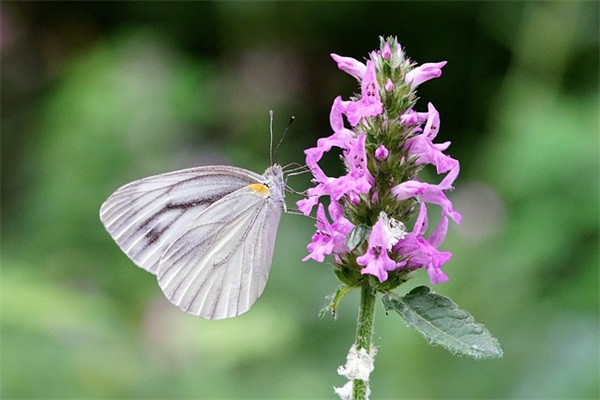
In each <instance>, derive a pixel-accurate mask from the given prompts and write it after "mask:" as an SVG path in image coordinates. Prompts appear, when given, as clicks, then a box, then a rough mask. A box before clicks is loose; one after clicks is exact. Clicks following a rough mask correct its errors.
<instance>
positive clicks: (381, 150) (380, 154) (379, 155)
mask: <svg viewBox="0 0 600 400" xmlns="http://www.w3.org/2000/svg"><path fill="white" fill-rule="evenodd" d="M389 154H390V152H389V151H388V149H386V148H385V146H384V145H382V144H380V145H379V147H378V148H377V150H375V159H376V160H377V161H383V160H385V159H386V158H388V155H389Z"/></svg>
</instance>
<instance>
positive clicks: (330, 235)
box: [302, 203, 354, 262]
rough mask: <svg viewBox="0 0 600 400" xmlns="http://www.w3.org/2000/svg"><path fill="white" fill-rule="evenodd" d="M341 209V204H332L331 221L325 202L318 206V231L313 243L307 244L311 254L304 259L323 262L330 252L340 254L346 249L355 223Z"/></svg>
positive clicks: (330, 209) (330, 208)
mask: <svg viewBox="0 0 600 400" xmlns="http://www.w3.org/2000/svg"><path fill="white" fill-rule="evenodd" d="M340 209H341V207H339V204H337V203H331V204H330V206H329V214H330V215H331V217H332V219H333V221H334V222H333V223H329V220H328V219H327V216H326V215H325V208H324V207H323V204H319V207H318V208H317V223H316V225H317V231H316V232H315V234H314V235H313V237H312V241H311V243H309V244H308V246H307V250H308V252H309V254H308V255H307V256H306V257H304V258H303V259H302V261H306V260H309V259H311V258H312V259H313V260H315V261H318V262H323V261H324V260H325V256H326V255H328V254H332V253H336V254H339V253H343V252H345V251H346V244H345V240H346V235H347V234H348V232H350V231H351V230H352V228H353V227H354V225H352V223H351V222H350V221H348V220H347V219H346V218H344V217H343V210H341V215H340Z"/></svg>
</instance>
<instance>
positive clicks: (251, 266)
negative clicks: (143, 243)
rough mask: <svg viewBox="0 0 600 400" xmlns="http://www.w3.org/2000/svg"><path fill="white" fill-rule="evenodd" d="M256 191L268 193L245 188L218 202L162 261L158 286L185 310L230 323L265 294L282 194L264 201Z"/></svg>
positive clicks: (190, 228)
mask: <svg viewBox="0 0 600 400" xmlns="http://www.w3.org/2000/svg"><path fill="white" fill-rule="evenodd" d="M253 186H258V187H259V189H260V188H261V187H262V188H263V190H264V188H265V187H264V186H262V185H250V186H246V187H244V188H241V189H239V190H237V191H235V192H233V193H231V194H229V195H227V196H225V197H223V198H222V199H220V200H218V201H217V202H215V203H213V204H212V205H210V206H209V207H208V208H206V210H204V211H203V212H202V213H200V214H199V215H198V216H197V217H196V218H195V219H194V221H193V222H192V223H191V224H190V225H189V226H188V230H187V231H186V232H185V233H183V234H182V235H181V237H180V238H179V239H177V240H176V241H175V242H174V243H173V244H172V245H171V246H169V247H168V248H167V250H166V252H165V253H164V254H163V256H162V257H161V259H160V263H159V267H158V274H157V276H158V282H159V285H160V287H161V289H162V290H163V292H164V293H165V295H166V297H167V298H168V299H169V301H171V302H172V303H173V304H175V305H177V306H178V307H179V308H181V309H182V310H184V311H186V312H188V313H190V314H194V315H200V316H202V317H204V318H208V319H220V318H229V317H234V316H236V315H239V314H242V313H244V312H246V311H247V310H248V309H249V308H250V307H251V306H252V304H254V302H255V301H256V299H257V298H258V297H259V296H260V295H261V294H262V292H263V290H264V288H265V285H266V282H267V278H268V274H269V269H270V267H271V261H272V257H273V249H274V246H275V236H276V232H277V227H278V225H279V219H280V217H281V211H282V193H275V194H276V195H277V196H272V195H270V194H269V195H268V196H265V193H262V194H261V193H258V192H257V191H256V190H255V188H253ZM272 189H273V188H272ZM274 189H275V190H278V188H277V187H276V188H274Z"/></svg>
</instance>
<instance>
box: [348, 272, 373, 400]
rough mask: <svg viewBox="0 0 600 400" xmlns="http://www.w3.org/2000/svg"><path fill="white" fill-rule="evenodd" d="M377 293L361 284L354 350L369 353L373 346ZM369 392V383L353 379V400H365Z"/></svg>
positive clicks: (369, 286) (368, 286) (366, 285)
mask: <svg viewBox="0 0 600 400" xmlns="http://www.w3.org/2000/svg"><path fill="white" fill-rule="evenodd" d="M376 297H377V292H376V291H375V290H374V289H373V287H372V286H371V285H370V284H369V283H368V282H365V283H363V285H362V287H361V292H360V307H359V309H358V320H357V322H356V342H355V345H356V349H357V350H360V349H365V350H366V351H367V353H371V348H372V346H373V323H374V321H375V299H376ZM368 392H369V381H363V380H361V379H355V380H354V381H353V390H352V393H353V399H354V400H367V399H368Z"/></svg>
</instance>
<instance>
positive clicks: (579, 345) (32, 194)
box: [0, 1, 599, 398]
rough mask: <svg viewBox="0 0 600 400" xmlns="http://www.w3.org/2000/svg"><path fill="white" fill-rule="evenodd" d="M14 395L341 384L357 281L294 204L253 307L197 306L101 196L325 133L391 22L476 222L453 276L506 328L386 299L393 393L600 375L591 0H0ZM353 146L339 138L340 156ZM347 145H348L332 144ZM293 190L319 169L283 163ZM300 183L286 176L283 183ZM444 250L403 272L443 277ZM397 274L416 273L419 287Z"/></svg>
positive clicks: (382, 338) (486, 394)
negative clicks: (164, 285)
mask: <svg viewBox="0 0 600 400" xmlns="http://www.w3.org/2000/svg"><path fill="white" fill-rule="evenodd" d="M0 11H1V13H0V18H1V35H0V51H1V53H0V54H1V56H2V69H1V79H2V87H1V94H2V169H1V171H2V181H1V184H2V199H1V200H2V211H3V215H2V276H1V278H2V280H1V282H2V283H1V285H2V286H1V291H2V292H1V293H2V314H1V315H2V324H1V332H0V334H1V340H2V346H1V352H2V354H1V369H0V372H1V379H2V382H1V389H0V390H1V392H0V395H1V396H2V397H4V398H157V397H160V398H183V397H185V398H332V397H333V393H332V389H331V387H332V386H333V385H341V384H342V383H343V380H342V378H340V377H339V376H337V374H336V368H337V366H338V365H341V364H343V363H344V360H345V355H346V352H347V350H348V347H349V346H350V344H351V343H352V341H353V335H354V320H355V313H356V309H357V307H356V305H357V304H356V300H357V299H356V296H352V295H350V296H348V299H345V300H344V302H343V303H342V306H341V308H340V318H339V319H338V320H337V321H331V320H328V319H324V320H320V319H318V317H317V314H318V311H319V310H320V308H321V307H322V306H323V305H324V303H325V300H324V296H325V295H327V294H330V293H332V292H333V291H334V290H335V289H336V282H335V279H334V277H333V274H332V273H331V272H330V271H329V268H328V267H327V265H319V264H314V263H302V262H300V259H301V258H302V257H303V256H304V255H305V243H307V242H308V240H309V238H310V236H311V232H312V226H311V225H312V223H311V221H310V220H309V219H305V218H300V217H297V216H294V215H288V216H285V217H284V218H283V220H282V224H281V227H280V232H279V236H278V242H277V247H276V254H275V260H274V263H273V268H272V272H271V278H270V281H269V284H268V286H267V289H266V291H265V293H264V294H263V296H262V298H261V299H260V301H259V302H258V303H257V304H256V305H255V306H254V308H253V309H252V310H251V311H250V312H248V313H247V314H245V315H243V316H241V317H238V318H235V319H232V320H226V321H204V320H202V319H200V318H194V317H191V316H188V315H186V314H184V313H182V312H180V311H179V310H178V309H177V308H176V307H173V306H171V305H170V304H169V303H168V302H167V301H166V300H165V299H164V298H163V297H162V294H161V292H160V289H159V288H158V286H157V284H156V281H155V278H154V277H153V276H151V275H150V274H147V273H146V272H144V271H142V270H141V269H138V268H136V267H135V266H134V265H133V264H132V263H131V262H130V261H129V260H128V259H127V258H126V257H125V256H124V255H123V254H121V253H120V251H119V250H118V248H117V246H115V245H114V243H113V242H112V240H111V239H110V238H109V236H108V235H107V234H106V233H105V232H104V230H103V227H102V225H101V223H100V221H99V220H98V209H99V207H100V204H101V203H102V201H103V200H104V199H105V198H106V197H107V196H108V195H109V194H110V193H111V192H112V191H113V190H114V189H116V188H117V187H118V186H120V185H121V184H123V183H126V182H128V181H130V180H132V179H136V178H140V177H143V176H147V175H150V174H155V173H160V172H166V171H169V170H175V169H178V168H183V167H189V166H194V165H203V164H215V163H226V164H235V165H238V166H241V167H245V168H249V169H253V170H255V171H258V172H260V171H262V170H264V168H266V167H267V166H268V163H269V161H268V139H269V134H268V110H269V109H273V110H274V111H275V133H276V135H277V134H278V133H279V132H281V131H282V130H283V129H284V127H285V125H286V123H287V119H288V117H289V116H290V115H295V116H296V118H297V122H295V123H294V125H293V126H292V128H291V129H290V131H289V133H288V135H287V137H286V139H285V141H284V142H283V145H282V146H281V149H280V151H279V152H278V154H277V160H278V161H279V162H281V163H283V164H285V163H289V162H299V163H302V162H303V153H302V150H303V149H304V148H307V147H309V146H313V145H314V143H315V142H316V140H317V138H318V137H322V136H326V135H329V134H330V128H329V126H328V115H329V107H330V105H331V102H332V100H333V98H334V97H335V96H337V95H338V94H342V95H343V96H344V97H348V96H349V95H351V94H352V92H353V91H354V90H355V89H356V88H355V82H354V80H353V79H352V78H351V77H349V76H347V75H345V74H344V73H342V72H340V71H338V70H337V68H336V66H335V63H333V62H332V61H331V60H330V59H329V56H328V54H329V53H330V52H336V53H338V54H342V55H349V56H353V57H357V58H360V57H363V56H365V55H366V54H367V52H368V51H370V50H372V49H374V48H376V47H377V45H378V35H388V34H389V35H396V36H398V38H399V40H400V41H401V42H402V43H403V44H404V45H405V46H406V51H407V53H408V54H409V56H410V57H411V58H413V59H414V60H415V61H417V62H419V63H423V62H433V61H440V60H447V61H448V62H449V63H448V65H447V66H446V67H445V68H444V75H443V77H442V79H438V80H435V81H432V82H428V83H427V84H425V85H423V86H422V87H420V88H419V94H420V96H421V100H420V102H419V106H420V107H421V109H423V108H424V106H425V105H426V103H427V102H428V101H431V102H433V103H434V104H435V105H436V108H437V109H438V110H439V111H440V115H441V119H442V122H443V125H442V130H441V132H440V135H439V140H440V141H445V140H451V141H452V146H451V147H450V154H451V155H452V156H454V157H456V158H458V159H459V160H460V161H461V165H462V171H461V176H460V177H459V180H458V181H457V183H456V190H455V192H454V193H453V198H454V201H455V205H456V208H457V209H458V210H459V211H461V212H462V213H463V215H464V220H463V224H462V225H461V226H459V227H452V228H451V232H450V235H449V238H448V240H447V242H446V243H445V244H444V248H445V249H447V250H450V251H452V252H453V253H454V258H453V260H452V261H451V262H450V263H449V264H448V265H447V266H446V270H445V271H446V273H447V274H448V275H449V276H450V278H451V281H450V282H449V283H447V284H444V285H440V286H437V287H435V288H434V289H435V290H436V291H438V292H440V293H442V294H444V295H446V296H449V297H451V298H452V299H453V300H454V301H456V302H457V303H458V305H459V306H460V307H461V308H464V309H466V310H468V311H469V312H471V313H472V314H473V315H475V317H476V319H477V320H478V321H479V322H483V323H485V324H486V326H487V327H488V328H489V329H490V331H491V332H492V333H494V334H495V335H496V336H497V337H498V339H499V340H500V342H501V343H502V346H503V349H504V353H505V356H504V358H503V359H500V360H494V361H473V360H470V359H463V358H455V357H453V356H452V355H450V354H448V353H446V352H445V351H444V350H443V349H441V348H432V347H429V346H428V345H427V344H426V343H425V341H424V340H422V338H421V337H420V336H419V335H418V334H417V333H415V332H413V331H409V330H408V329H406V327H405V326H404V325H403V323H402V322H401V321H400V319H399V318H397V317H394V316H393V315H391V314H390V315H389V316H386V315H385V313H384V312H383V311H384V310H383V307H381V306H380V307H379V308H378V315H379V316H378V319H377V321H376V333H377V340H376V342H377V344H378V346H379V355H378V358H377V360H376V369H375V372H374V374H373V376H372V379H373V385H372V388H373V390H374V396H375V397H376V398H597V397H598V396H599V392H598V391H599V389H598V376H599V369H598V356H599V343H598V339H599V331H598V327H599V318H598V315H599V309H598V294H599V291H598V289H599V288H598V286H599V259H598V255H599V254H598V253H599V246H598V242H599V232H598V222H599V218H598V209H599V207H598V206H599V197H598V195H599V176H598V171H599V162H598V150H599V143H598V142H599V135H598V134H599V125H598V112H599V97H598V95H599V93H598V86H599V81H598V70H599V55H598V53H599V52H598V42H599V40H598V18H599V13H598V3H597V2H593V1H590V2H566V1H564V2H563V1H556V2H481V3H475V2H181V3H165V2H65V3H61V2H8V1H5V2H2V4H1V5H0ZM332 161H333V162H335V161H336V160H335V158H332ZM331 168H332V169H334V168H335V167H334V166H333V165H332V166H331ZM290 182H291V184H292V186H293V187H294V188H296V189H297V190H303V189H304V188H306V187H307V186H308V181H307V178H306V177H293V178H291V180H290ZM294 200H296V197H295V196H294V195H293V194H290V195H289V196H288V205H291V204H292V202H293V201H294ZM423 275H425V274H418V275H417V277H416V278H415V279H414V280H412V281H409V283H408V285H407V287H406V289H405V291H404V293H405V292H407V291H408V290H409V289H410V288H412V287H415V286H417V285H419V284H423V283H427V282H426V277H424V276H423ZM401 289H404V288H401Z"/></svg>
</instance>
